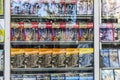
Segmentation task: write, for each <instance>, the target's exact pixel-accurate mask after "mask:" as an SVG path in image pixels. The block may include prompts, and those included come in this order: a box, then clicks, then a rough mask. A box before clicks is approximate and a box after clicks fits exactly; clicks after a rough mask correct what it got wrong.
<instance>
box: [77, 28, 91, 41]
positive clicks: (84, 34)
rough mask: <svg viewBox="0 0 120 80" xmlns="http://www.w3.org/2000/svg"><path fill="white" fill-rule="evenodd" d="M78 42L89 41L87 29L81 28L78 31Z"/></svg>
mask: <svg viewBox="0 0 120 80" xmlns="http://www.w3.org/2000/svg"><path fill="white" fill-rule="evenodd" d="M91 33H92V31H91ZM79 37H80V38H79V40H80V41H87V40H89V37H90V36H89V29H87V28H81V29H79Z"/></svg>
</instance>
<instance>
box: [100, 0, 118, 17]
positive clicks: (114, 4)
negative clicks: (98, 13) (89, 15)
mask: <svg viewBox="0 0 120 80" xmlns="http://www.w3.org/2000/svg"><path fill="white" fill-rule="evenodd" d="M119 6H120V1H119V0H102V15H103V16H106V17H107V16H108V17H110V16H111V17H113V16H114V17H119V16H120V8H119Z"/></svg>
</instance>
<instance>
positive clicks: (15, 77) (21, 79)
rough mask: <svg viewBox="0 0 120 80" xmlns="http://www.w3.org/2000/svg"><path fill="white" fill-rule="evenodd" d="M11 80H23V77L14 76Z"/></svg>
mask: <svg viewBox="0 0 120 80" xmlns="http://www.w3.org/2000/svg"><path fill="white" fill-rule="evenodd" d="M10 80H23V75H20V74H12V75H11V79H10Z"/></svg>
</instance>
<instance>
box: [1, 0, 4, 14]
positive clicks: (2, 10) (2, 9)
mask: <svg viewBox="0 0 120 80" xmlns="http://www.w3.org/2000/svg"><path fill="white" fill-rule="evenodd" d="M3 13H4V2H3V0H0V15H3Z"/></svg>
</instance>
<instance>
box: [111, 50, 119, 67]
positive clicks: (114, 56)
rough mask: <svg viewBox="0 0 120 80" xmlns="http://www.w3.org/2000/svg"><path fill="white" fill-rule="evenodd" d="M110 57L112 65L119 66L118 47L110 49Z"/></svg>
mask: <svg viewBox="0 0 120 80" xmlns="http://www.w3.org/2000/svg"><path fill="white" fill-rule="evenodd" d="M109 58H110V67H119V62H118V50H117V49H110V50H109Z"/></svg>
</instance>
